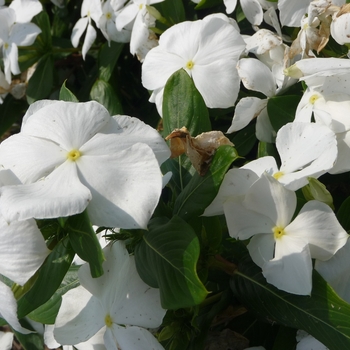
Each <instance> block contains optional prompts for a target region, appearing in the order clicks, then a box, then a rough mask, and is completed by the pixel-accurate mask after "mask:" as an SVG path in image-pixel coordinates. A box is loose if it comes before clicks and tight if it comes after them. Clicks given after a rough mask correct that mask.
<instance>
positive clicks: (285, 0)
mask: <svg viewBox="0 0 350 350" xmlns="http://www.w3.org/2000/svg"><path fill="white" fill-rule="evenodd" d="M310 2H311V0H294V1H290V0H280V1H279V2H278V9H279V10H280V19H281V23H282V25H283V26H289V27H299V26H300V21H301V19H302V17H303V16H304V14H305V13H307V8H308V6H309V4H310Z"/></svg>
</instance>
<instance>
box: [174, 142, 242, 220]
mask: <svg viewBox="0 0 350 350" xmlns="http://www.w3.org/2000/svg"><path fill="white" fill-rule="evenodd" d="M237 158H238V155H237V152H236V150H235V149H234V148H233V147H232V146H220V147H219V148H218V149H217V151H216V153H215V155H214V157H213V160H212V163H211V165H210V168H209V170H208V172H207V173H206V174H205V175H204V176H200V175H199V174H198V173H196V174H194V175H193V177H192V179H191V181H190V182H189V183H188V185H187V186H186V187H185V188H184V190H183V191H182V192H181V194H180V195H179V196H178V197H177V199H176V202H175V206H174V213H175V214H176V215H178V216H180V217H182V218H183V219H185V220H188V219H190V218H192V217H195V216H199V215H201V214H203V212H204V210H205V208H206V207H207V206H208V205H209V204H210V203H211V202H212V201H213V199H214V198H215V197H216V195H217V193H218V191H219V188H220V185H221V182H222V180H223V178H224V176H225V174H226V172H227V170H228V169H229V167H230V166H231V164H232V162H234V161H235V160H236V159H237Z"/></svg>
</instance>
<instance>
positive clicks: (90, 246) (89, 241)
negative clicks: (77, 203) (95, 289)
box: [65, 210, 105, 278]
mask: <svg viewBox="0 0 350 350" xmlns="http://www.w3.org/2000/svg"><path fill="white" fill-rule="evenodd" d="M65 229H66V230H67V231H68V234H69V241H70V243H71V245H72V247H73V249H74V251H75V252H76V253H77V254H78V256H79V257H80V258H81V259H83V260H85V261H87V262H88V263H89V265H90V272H91V276H92V277H93V278H96V277H100V276H102V275H103V268H102V263H103V261H104V260H105V258H104V255H103V251H102V248H101V245H100V242H99V240H98V238H97V236H96V233H95V231H94V230H93V228H92V226H91V223H90V220H89V216H88V214H87V211H86V210H85V211H83V212H82V213H80V214H76V215H73V216H70V217H69V218H68V220H67V222H66V224H65Z"/></svg>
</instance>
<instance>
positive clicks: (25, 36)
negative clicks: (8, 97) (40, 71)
mask: <svg viewBox="0 0 350 350" xmlns="http://www.w3.org/2000/svg"><path fill="white" fill-rule="evenodd" d="M29 18H30V16H29ZM40 33H41V30H40V28H39V27H38V26H37V25H36V24H34V23H18V21H17V16H16V11H15V10H14V9H12V8H8V7H4V8H1V9H0V46H2V55H3V61H4V72H5V77H6V80H7V82H8V83H11V72H12V73H13V74H20V73H21V71H20V69H19V65H18V46H29V45H32V44H33V43H34V41H35V39H36V37H37V36H38V34H40Z"/></svg>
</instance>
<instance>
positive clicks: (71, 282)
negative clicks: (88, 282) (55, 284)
mask: <svg viewBox="0 0 350 350" xmlns="http://www.w3.org/2000/svg"><path fill="white" fill-rule="evenodd" d="M79 267H80V266H76V265H72V266H71V267H70V268H69V270H68V272H67V274H66V275H65V276H64V279H63V281H62V283H61V285H60V287H59V288H58V289H57V290H56V292H55V294H54V295H53V296H52V297H51V298H50V299H49V300H48V301H47V302H46V303H45V304H43V305H41V306H39V307H38V308H37V309H35V310H34V311H32V312H31V313H29V314H28V317H29V318H30V319H31V320H33V321H36V322H40V323H42V324H54V323H55V320H56V316H57V314H58V310H59V308H60V306H61V302H62V295H63V294H65V293H67V292H68V291H69V290H70V289H73V288H76V287H78V286H79V279H78V270H79Z"/></svg>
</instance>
